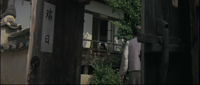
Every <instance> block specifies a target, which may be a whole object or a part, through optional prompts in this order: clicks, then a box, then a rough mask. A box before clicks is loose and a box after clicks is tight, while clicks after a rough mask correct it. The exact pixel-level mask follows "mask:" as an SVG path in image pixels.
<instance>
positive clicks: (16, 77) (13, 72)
mask: <svg viewBox="0 0 200 85" xmlns="http://www.w3.org/2000/svg"><path fill="white" fill-rule="evenodd" d="M27 53H28V49H26V50H23V51H17V52H2V53H1V84H27V79H26V70H27Z"/></svg>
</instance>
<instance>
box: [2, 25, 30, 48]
mask: <svg viewBox="0 0 200 85" xmlns="http://www.w3.org/2000/svg"><path fill="white" fill-rule="evenodd" d="M29 30H30V29H29V28H27V29H24V30H22V31H20V32H16V33H13V34H12V35H11V36H10V37H9V38H8V43H5V44H3V45H1V52H15V51H20V50H24V49H28V46H29V35H30V31H29Z"/></svg>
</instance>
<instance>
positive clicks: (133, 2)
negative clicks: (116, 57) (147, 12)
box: [104, 0, 141, 50]
mask: <svg viewBox="0 0 200 85" xmlns="http://www.w3.org/2000/svg"><path fill="white" fill-rule="evenodd" d="M104 1H105V2H106V4H107V5H108V6H109V7H111V8H112V10H113V12H116V13H118V15H119V16H120V21H111V22H112V23H113V24H114V25H115V26H117V27H118V28H119V29H118V32H117V34H115V36H116V37H117V38H118V39H119V40H123V41H122V49H121V50H123V47H124V45H125V42H126V41H128V40H130V39H132V38H133V37H134V36H133V33H132V29H133V28H134V27H136V26H137V25H140V22H141V21H140V18H141V2H140V0H104ZM120 10H121V11H123V12H124V13H125V16H122V15H120V13H119V11H120Z"/></svg>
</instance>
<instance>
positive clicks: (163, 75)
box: [158, 28, 169, 84]
mask: <svg viewBox="0 0 200 85" xmlns="http://www.w3.org/2000/svg"><path fill="white" fill-rule="evenodd" d="M168 64H169V30H168V29H167V28H164V29H163V54H162V56H161V65H160V71H159V81H158V83H159V84H165V82H166V79H167V71H168Z"/></svg>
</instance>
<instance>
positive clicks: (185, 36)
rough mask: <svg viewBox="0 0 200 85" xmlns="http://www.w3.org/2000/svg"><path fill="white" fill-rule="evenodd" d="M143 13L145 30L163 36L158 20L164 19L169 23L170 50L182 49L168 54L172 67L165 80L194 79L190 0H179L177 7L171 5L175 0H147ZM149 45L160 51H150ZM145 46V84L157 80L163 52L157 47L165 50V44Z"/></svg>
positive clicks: (180, 82)
mask: <svg viewBox="0 0 200 85" xmlns="http://www.w3.org/2000/svg"><path fill="white" fill-rule="evenodd" d="M144 13H145V15H144V17H145V19H144V20H145V22H144V23H145V32H144V33H145V34H148V35H154V36H160V35H161V30H163V28H158V27H157V24H158V22H157V20H158V19H163V20H165V21H166V22H168V23H169V38H170V39H169V50H179V51H172V52H170V54H169V67H168V73H167V78H166V82H165V83H166V84H183V83H187V84H189V83H191V78H192V77H191V66H190V65H191V61H190V60H191V57H190V56H191V54H190V17H189V0H178V7H175V6H173V5H172V0H145V12H144ZM171 40H173V41H171ZM156 46H157V47H156ZM148 47H152V49H155V50H157V51H156V52H153V51H152V49H151V50H149V51H148V49H150V48H148ZM144 49H145V50H144V51H145V54H144V57H145V59H144V69H145V71H144V73H145V74H144V75H145V76H144V77H145V78H144V79H145V80H144V82H145V84H157V83H158V80H159V79H158V78H159V76H158V75H159V74H158V73H159V72H158V69H159V67H160V66H159V65H160V64H161V56H162V54H161V52H160V51H158V50H159V49H160V50H162V48H160V46H159V45H158V44H157V45H156V44H154V46H153V44H150V43H145V47H144ZM183 49H184V50H183ZM184 62H187V63H184Z"/></svg>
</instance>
